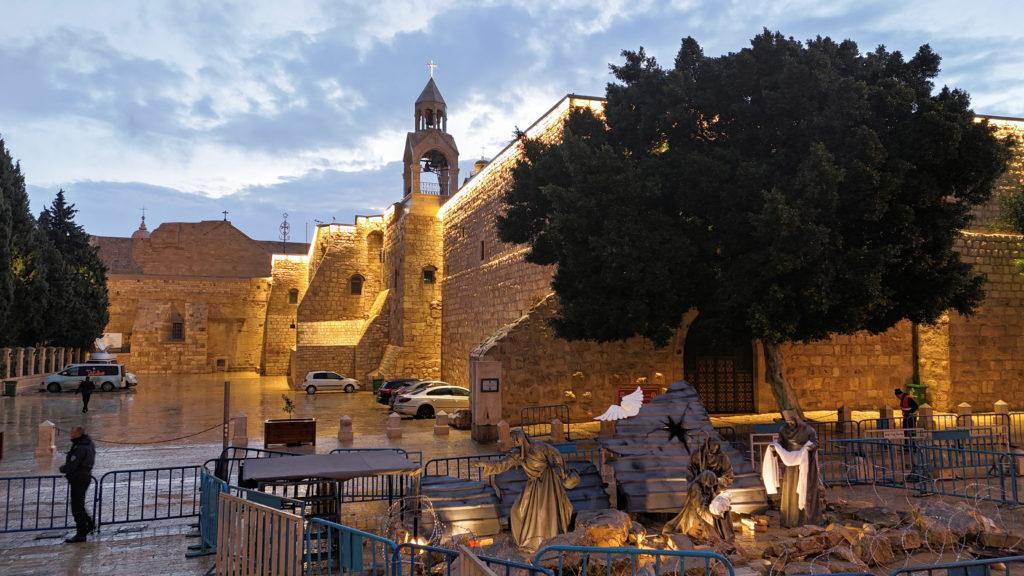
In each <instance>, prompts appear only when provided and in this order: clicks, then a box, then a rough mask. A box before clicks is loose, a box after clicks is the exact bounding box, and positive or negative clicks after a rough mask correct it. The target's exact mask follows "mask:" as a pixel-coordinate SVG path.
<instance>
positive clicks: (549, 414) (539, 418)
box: [519, 404, 570, 440]
mask: <svg viewBox="0 0 1024 576" xmlns="http://www.w3.org/2000/svg"><path fill="white" fill-rule="evenodd" d="M555 419H558V420H560V421H561V422H562V428H563V430H564V433H565V439H566V440H568V439H569V438H570V435H569V434H570V431H569V424H570V422H569V406H568V405H567V404H539V405H536V406H526V407H524V408H523V409H522V410H520V411H519V426H520V427H522V429H523V431H524V432H526V435H527V436H529V437H530V438H545V437H546V438H550V437H551V433H552V430H551V421H552V420H555Z"/></svg>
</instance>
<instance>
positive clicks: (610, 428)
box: [597, 420, 615, 438]
mask: <svg viewBox="0 0 1024 576" xmlns="http://www.w3.org/2000/svg"><path fill="white" fill-rule="evenodd" d="M597 436H598V438H613V437H614V436H615V420H602V421H601V431H600V432H598V435H597Z"/></svg>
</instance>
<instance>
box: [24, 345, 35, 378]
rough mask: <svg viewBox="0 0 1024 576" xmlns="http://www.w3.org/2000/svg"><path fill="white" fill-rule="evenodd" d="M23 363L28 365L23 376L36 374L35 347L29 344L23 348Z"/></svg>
mask: <svg viewBox="0 0 1024 576" xmlns="http://www.w3.org/2000/svg"><path fill="white" fill-rule="evenodd" d="M25 363H26V364H27V365H28V370H26V371H25V376H35V375H36V349H35V348H32V347H31V346H29V347H28V348H25Z"/></svg>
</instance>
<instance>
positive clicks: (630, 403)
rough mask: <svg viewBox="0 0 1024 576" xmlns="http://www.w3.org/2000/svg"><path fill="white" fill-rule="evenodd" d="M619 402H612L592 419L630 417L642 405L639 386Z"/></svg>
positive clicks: (642, 394)
mask: <svg viewBox="0 0 1024 576" xmlns="http://www.w3.org/2000/svg"><path fill="white" fill-rule="evenodd" d="M620 402H621V404H612V405H611V406H609V407H608V409H607V410H605V411H604V414H601V415H600V416H598V417H596V418H594V420H603V421H609V420H622V419H624V418H630V417H632V416H636V415H637V414H639V413H640V407H641V406H643V405H644V391H643V390H641V389H640V387H639V386H637V387H636V390H634V391H633V392H631V393H630V394H628V395H627V396H623V397H622V400H621V401H620Z"/></svg>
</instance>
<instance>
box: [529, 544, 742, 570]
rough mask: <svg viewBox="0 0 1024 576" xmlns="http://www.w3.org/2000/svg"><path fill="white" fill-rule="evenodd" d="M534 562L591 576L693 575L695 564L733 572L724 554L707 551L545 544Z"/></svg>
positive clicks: (540, 565) (538, 565)
mask: <svg viewBox="0 0 1024 576" xmlns="http://www.w3.org/2000/svg"><path fill="white" fill-rule="evenodd" d="M688 562H689V564H687V563H688ZM533 565H534V566H537V567H538V568H541V567H548V568H550V569H551V571H552V572H553V573H554V574H555V576H564V575H573V576H576V575H580V576H582V575H588V576H593V575H595V574H600V573H602V572H603V573H604V574H606V576H613V575H614V576H625V575H627V574H628V575H630V576H637V575H638V574H640V573H641V572H642V573H643V574H644V575H645V576H660V575H661V574H669V573H672V574H688V575H693V574H694V571H693V568H694V567H698V568H702V569H703V573H704V576H712V575H713V574H718V575H720V576H722V575H725V576H734V574H735V573H734V571H733V567H732V563H731V562H729V560H728V559H727V558H726V557H725V556H722V555H721V554H718V553H717V552H711V551H707V550H655V549H652V548H601V547H596V546H545V547H544V548H541V549H540V550H539V551H538V552H537V553H536V554H535V555H534V557H533Z"/></svg>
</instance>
